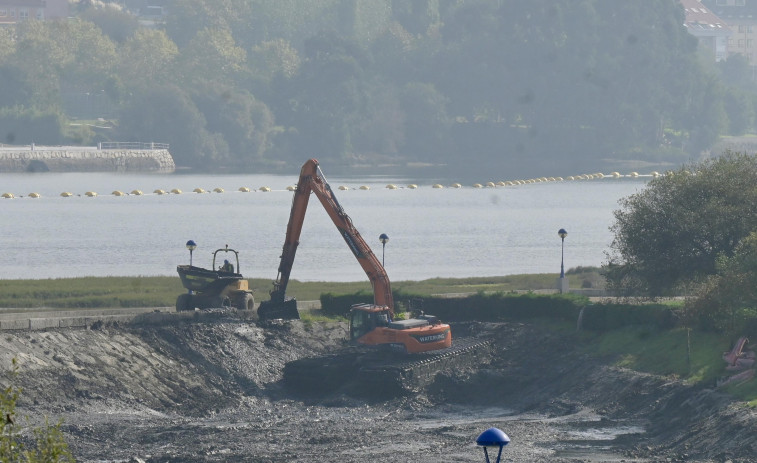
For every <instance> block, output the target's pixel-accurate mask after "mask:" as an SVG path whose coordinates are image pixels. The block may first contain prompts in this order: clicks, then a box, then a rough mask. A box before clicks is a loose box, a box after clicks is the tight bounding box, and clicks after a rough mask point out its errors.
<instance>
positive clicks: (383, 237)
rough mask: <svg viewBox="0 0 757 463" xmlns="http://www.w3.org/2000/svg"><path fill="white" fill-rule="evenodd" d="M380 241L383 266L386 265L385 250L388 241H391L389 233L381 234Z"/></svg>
mask: <svg viewBox="0 0 757 463" xmlns="http://www.w3.org/2000/svg"><path fill="white" fill-rule="evenodd" d="M379 241H381V266H382V267H383V266H384V250H385V249H386V243H388V242H389V235H387V234H386V233H382V234H380V235H379Z"/></svg>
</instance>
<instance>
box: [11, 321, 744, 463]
mask: <svg viewBox="0 0 757 463" xmlns="http://www.w3.org/2000/svg"><path fill="white" fill-rule="evenodd" d="M453 335H455V336H459V337H461V338H462V337H482V338H488V339H492V340H493V348H492V350H491V352H490V353H491V355H483V354H482V355H481V358H479V359H477V361H475V362H472V363H471V364H470V365H468V366H467V367H465V366H463V367H461V366H459V365H458V366H456V367H455V368H452V369H447V370H445V371H442V372H441V373H439V374H438V375H437V377H436V379H435V380H434V381H433V382H432V383H430V384H428V385H427V386H425V387H424V388H422V389H420V390H418V391H415V392H413V393H409V394H405V395H398V396H392V397H382V398H381V399H378V398H377V397H378V394H373V393H372V391H364V393H362V394H356V393H355V391H354V389H350V388H338V389H336V390H333V391H328V392H325V393H320V394H315V395H305V396H303V395H302V394H300V393H294V392H292V388H290V387H289V385H287V384H286V381H284V379H283V378H282V371H283V369H284V365H285V364H286V363H287V362H290V361H293V360H296V359H300V358H303V357H309V356H316V355H319V354H323V353H328V352H333V351H334V350H335V349H338V348H340V347H341V346H342V343H343V341H344V339H345V337H346V327H345V326H344V325H343V324H339V323H304V322H301V321H288V322H281V321H279V322H268V323H260V324H258V323H255V322H252V321H251V320H248V319H247V318H246V317H245V316H243V315H240V314H238V313H236V312H233V311H231V312H219V313H214V314H205V315H203V316H198V317H195V318H189V319H186V318H183V319H179V318H178V317H171V316H166V315H165V314H162V315H161V314H146V315H143V316H140V317H138V318H137V319H136V320H135V321H134V322H131V323H120V324H119V323H111V324H95V325H94V326H92V327H91V328H90V329H60V330H48V331H12V332H4V333H2V335H0V360H1V362H2V364H1V365H0V367H2V368H3V369H4V370H9V369H10V365H11V359H13V358H14V357H15V358H16V359H17V360H18V364H19V374H18V376H17V377H16V378H15V379H14V380H13V381H14V384H16V385H18V386H21V387H22V388H23V393H22V395H21V399H20V401H19V414H20V415H22V416H26V417H28V420H29V422H30V423H32V424H34V423H39V422H40V421H41V420H42V419H43V418H44V417H45V416H48V417H50V418H51V419H52V420H57V419H62V420H63V426H62V429H63V431H64V433H65V436H66V438H67V441H68V443H69V445H70V448H71V450H72V451H73V453H74V455H75V457H76V459H77V460H78V461H80V462H98V463H106V462H107V463H110V462H146V463H147V462H155V463H157V462H190V463H193V462H288V461H321V462H358V461H360V462H362V461H381V462H389V463H392V462H398V463H399V462H403V463H404V462H410V461H413V462H444V461H449V462H453V461H454V462H464V461H470V462H473V461H479V462H480V461H484V458H483V451H482V450H481V449H480V448H478V447H476V445H475V439H476V437H477V436H478V435H479V434H480V433H481V432H483V431H484V430H486V429H487V428H489V427H492V426H495V427H498V428H500V429H502V430H503V431H505V432H506V433H507V434H508V435H509V437H510V439H511V443H510V445H508V446H507V447H505V450H504V454H503V455H504V456H505V458H503V461H511V462H614V461H618V462H620V461H625V462H658V461H688V462H719V463H720V462H727V461H730V462H732V463H736V462H752V461H757V437H755V436H757V420H756V419H755V416H754V414H753V413H752V412H750V411H749V410H747V409H746V408H745V407H744V406H742V405H740V404H738V403H735V402H732V401H731V400H730V399H729V398H728V397H726V396H724V395H722V394H720V393H718V392H717V391H715V390H712V389H706V388H692V387H689V386H686V385H684V384H681V383H679V382H676V381H673V380H667V379H665V378H659V377H655V376H650V375H642V374H638V373H634V372H630V371H626V370H622V369H617V368H614V367H612V366H610V365H611V360H612V359H602V358H594V357H591V356H588V355H585V354H581V353H578V352H579V351H578V349H575V348H574V346H575V345H576V342H577V340H576V338H575V337H574V334H571V333H568V334H556V333H552V332H549V331H547V330H545V329H543V328H539V327H536V326H532V325H524V324H511V323H501V324H483V323H470V324H460V325H454V326H453ZM8 381H9V379H8V378H6V379H5V380H4V384H5V385H7V384H9V383H8ZM377 392H380V391H377Z"/></svg>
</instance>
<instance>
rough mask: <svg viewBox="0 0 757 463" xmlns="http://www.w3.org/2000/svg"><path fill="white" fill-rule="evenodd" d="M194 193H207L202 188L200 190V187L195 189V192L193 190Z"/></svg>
mask: <svg viewBox="0 0 757 463" xmlns="http://www.w3.org/2000/svg"><path fill="white" fill-rule="evenodd" d="M192 191H194V192H195V193H205V190H203V189H202V188H200V187H197V188H195V189H194V190H192Z"/></svg>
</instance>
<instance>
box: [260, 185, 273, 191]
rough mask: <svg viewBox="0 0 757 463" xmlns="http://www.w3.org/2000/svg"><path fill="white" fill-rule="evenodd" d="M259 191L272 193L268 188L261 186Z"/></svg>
mask: <svg viewBox="0 0 757 463" xmlns="http://www.w3.org/2000/svg"><path fill="white" fill-rule="evenodd" d="M258 190H260V191H271V189H270V188H268V187H267V186H261V187H260V188H258Z"/></svg>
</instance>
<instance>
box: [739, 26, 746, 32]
mask: <svg viewBox="0 0 757 463" xmlns="http://www.w3.org/2000/svg"><path fill="white" fill-rule="evenodd" d="M739 32H740V33H744V32H746V26H745V25H743V24H739Z"/></svg>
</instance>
